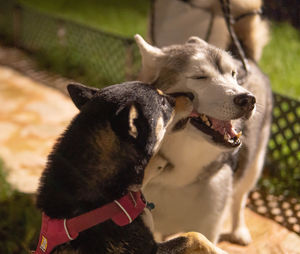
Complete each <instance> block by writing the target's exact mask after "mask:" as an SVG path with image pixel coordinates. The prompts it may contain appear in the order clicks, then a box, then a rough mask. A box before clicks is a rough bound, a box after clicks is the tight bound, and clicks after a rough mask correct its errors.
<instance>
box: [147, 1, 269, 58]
mask: <svg viewBox="0 0 300 254" xmlns="http://www.w3.org/2000/svg"><path fill="white" fill-rule="evenodd" d="M230 6H231V14H232V17H233V19H234V21H235V22H234V24H233V28H234V31H235V33H236V35H237V38H238V39H239V41H240V42H241V44H242V46H243V48H244V50H245V53H246V55H247V57H248V58H249V59H252V60H255V61H258V60H259V59H260V57H261V54H262V50H263V47H264V46H265V45H266V43H267V42H268V38H269V31H268V23H267V22H266V21H265V20H263V19H262V18H261V16H260V14H261V7H262V0H231V1H230ZM151 18H152V20H151V23H152V26H151V31H150V33H151V39H152V41H153V43H155V45H157V46H158V47H162V46H167V45H171V44H182V43H184V42H185V41H186V40H187V39H188V38H189V37H190V36H194V35H196V36H199V37H200V38H203V39H205V40H206V41H207V42H208V43H210V44H213V45H215V46H217V47H219V48H222V49H225V50H228V49H232V47H231V44H232V42H231V39H230V35H229V32H228V29H227V26H226V22H225V19H224V16H223V11H222V8H221V5H220V0H153V13H152V15H151Z"/></svg>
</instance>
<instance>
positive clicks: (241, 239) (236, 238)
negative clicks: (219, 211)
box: [220, 227, 252, 246]
mask: <svg viewBox="0 0 300 254" xmlns="http://www.w3.org/2000/svg"><path fill="white" fill-rule="evenodd" d="M220 240H222V241H228V242H231V243H236V244H239V245H244V246H245V245H248V244H250V243H251V242H252V238H251V234H250V232H249V230H248V228H247V227H239V228H237V229H236V230H235V231H233V232H232V233H228V234H224V235H222V236H221V239H220Z"/></svg>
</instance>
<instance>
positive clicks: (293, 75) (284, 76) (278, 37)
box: [260, 23, 300, 99]
mask: <svg viewBox="0 0 300 254" xmlns="http://www.w3.org/2000/svg"><path fill="white" fill-rule="evenodd" d="M271 28H272V34H271V35H272V37H271V38H272V39H271V41H270V43H269V44H268V45H267V46H266V48H265V49H264V53H263V57H262V59H261V61H260V66H261V68H262V69H263V70H264V72H266V73H267V74H268V76H269V77H270V79H271V82H272V88H273V90H274V91H276V92H279V93H281V94H285V95H289V96H291V97H294V98H298V99H300V76H299V74H300V61H299V57H300V32H299V31H298V30H296V29H295V28H293V27H292V26H291V25H289V24H286V23H273V24H272V27H271Z"/></svg>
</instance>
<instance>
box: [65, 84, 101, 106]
mask: <svg viewBox="0 0 300 254" xmlns="http://www.w3.org/2000/svg"><path fill="white" fill-rule="evenodd" d="M67 89H68V92H69V94H70V97H71V99H72V101H73V102H74V104H75V106H76V107H77V108H78V109H79V110H80V109H81V107H82V106H83V105H84V104H85V103H87V102H88V101H89V100H91V98H92V97H93V96H94V95H95V94H96V93H97V92H99V91H100V90H99V89H97V88H92V87H87V86H84V85H81V84H69V85H68V86H67Z"/></svg>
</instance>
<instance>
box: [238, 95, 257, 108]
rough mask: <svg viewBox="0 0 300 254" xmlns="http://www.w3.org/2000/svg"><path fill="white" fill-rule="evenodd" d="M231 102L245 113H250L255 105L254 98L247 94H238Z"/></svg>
mask: <svg viewBox="0 0 300 254" xmlns="http://www.w3.org/2000/svg"><path fill="white" fill-rule="evenodd" d="M233 101H234V103H235V104H236V105H237V106H239V107H241V108H243V109H244V110H245V111H252V110H253V109H254V106H255V103H256V99H255V97H254V96H253V95H252V94H249V93H244V94H240V95H238V96H236V97H235V98H234V99H233Z"/></svg>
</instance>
